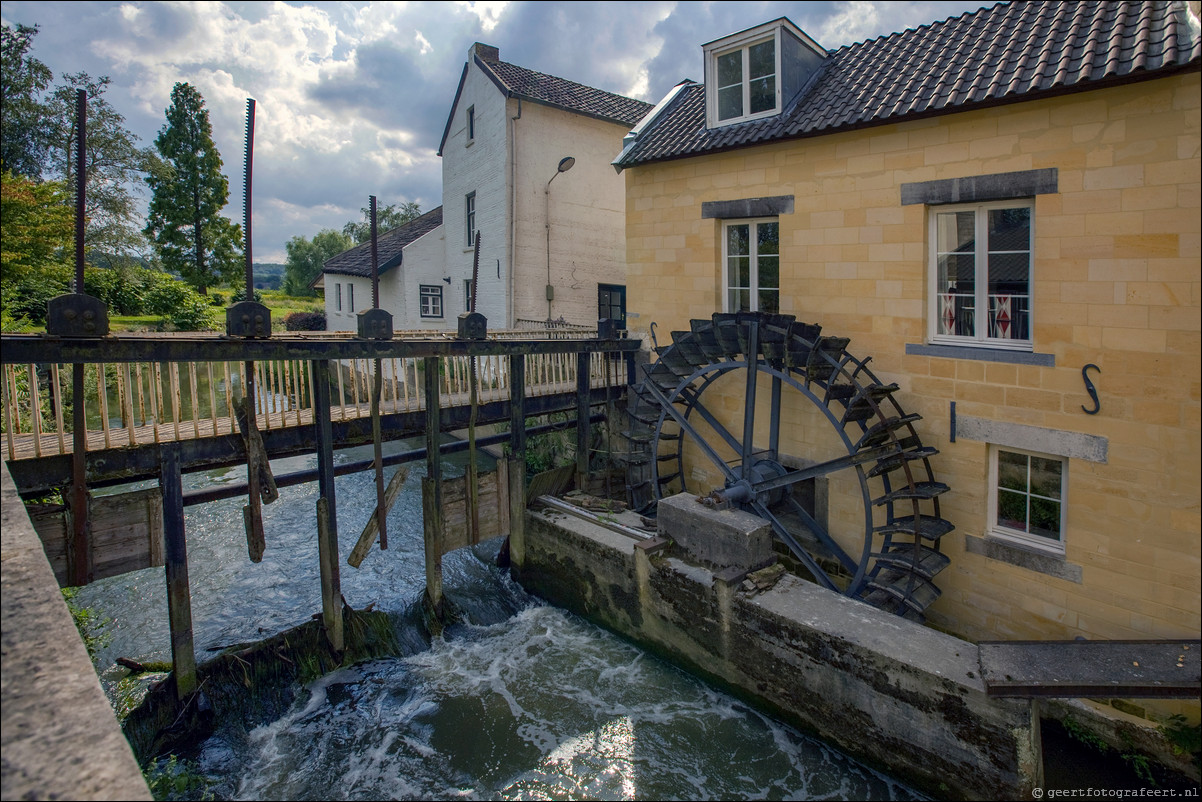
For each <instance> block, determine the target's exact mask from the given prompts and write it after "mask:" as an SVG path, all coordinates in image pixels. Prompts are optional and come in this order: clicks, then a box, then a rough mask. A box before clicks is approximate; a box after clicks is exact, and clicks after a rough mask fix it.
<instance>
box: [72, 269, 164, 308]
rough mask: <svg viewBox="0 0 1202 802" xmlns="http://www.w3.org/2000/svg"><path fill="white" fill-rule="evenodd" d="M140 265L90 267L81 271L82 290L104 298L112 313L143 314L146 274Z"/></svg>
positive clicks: (101, 298)
mask: <svg viewBox="0 0 1202 802" xmlns="http://www.w3.org/2000/svg"><path fill="white" fill-rule="evenodd" d="M152 272H153V271H150V270H145V269H141V268H124V267H111V268H102V267H89V268H87V269H85V270H84V274H83V287H84V292H86V293H87V294H88V295H91V296H93V297H96V298H99V299H100V300H101V301H104V304H105V306H107V307H108V310H109V314H111V315H141V314H143V313H144V307H145V303H146V301H145V298H144V294H145V291H146V281H147V279H146V274H149V273H152Z"/></svg>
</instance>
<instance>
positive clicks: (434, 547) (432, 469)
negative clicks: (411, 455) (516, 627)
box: [422, 357, 444, 619]
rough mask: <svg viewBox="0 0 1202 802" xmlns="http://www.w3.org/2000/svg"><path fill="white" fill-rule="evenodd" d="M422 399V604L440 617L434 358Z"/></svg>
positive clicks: (439, 481) (439, 458) (439, 467)
mask: <svg viewBox="0 0 1202 802" xmlns="http://www.w3.org/2000/svg"><path fill="white" fill-rule="evenodd" d="M422 365H423V368H424V370H423V373H424V376H423V380H424V388H425V396H426V478H425V479H423V480H422V522H423V526H422V533H423V540H424V545H425V554H426V600H427V601H428V602H429V604H430V608H431V610H432V612H433V613H434V616H435V617H436V618H438V619H441V616H442V540H443V528H444V523H443V514H442V454H441V452H440V450H439V444H440V441H441V439H442V430H441V428H440V426H439V423H440V421H439V418H440V415H439V389H438V367H439V359H438V358H437V357H426V358H425V359H423V360H422Z"/></svg>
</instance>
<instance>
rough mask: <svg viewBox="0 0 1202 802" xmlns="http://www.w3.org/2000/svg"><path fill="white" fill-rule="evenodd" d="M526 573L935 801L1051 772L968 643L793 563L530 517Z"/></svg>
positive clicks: (1029, 712) (984, 793)
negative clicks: (777, 569)
mask: <svg viewBox="0 0 1202 802" xmlns="http://www.w3.org/2000/svg"><path fill="white" fill-rule="evenodd" d="M513 569H514V573H515V575H516V577H517V578H518V580H519V581H520V582H521V583H522V584H523V585H524V586H525V587H526V588H527V589H528V590H531V591H533V592H534V593H536V594H538V595H539V596H541V597H543V598H545V599H547V600H548V601H550V602H552V603H554V604H557V605H559V606H562V607H565V608H567V609H569V610H571V611H572V612H575V613H577V614H578V615H581V616H584V617H585V618H587V619H589V620H591V621H593V622H594V623H597V624H599V625H601V626H604V627H606V628H607V629H610V630H612V631H614V632H616V633H617V634H619V635H622V636H623V637H626V638H629V639H631V640H633V641H635V642H637V643H639V644H640V645H642V646H644V647H645V648H648V649H650V650H652V651H654V652H656V653H658V654H661V655H663V656H665V657H666V658H668V659H669V660H671V661H673V662H674V663H676V664H678V665H681V666H682V667H684V668H686V669H689V670H691V671H693V672H695V673H697V674H699V675H701V676H703V677H705V678H707V679H709V680H711V681H714V682H716V683H717V684H719V685H721V686H723V687H725V688H727V689H729V690H731V691H732V692H734V693H736V694H737V695H739V696H742V697H744V698H746V699H748V700H750V701H751V702H753V703H755V704H756V705H757V706H759V707H761V708H762V709H765V710H767V711H768V712H770V713H772V714H774V715H776V716H778V717H780V718H782V719H783V720H785V721H787V722H789V723H791V724H794V725H795V726H798V727H800V728H801V729H803V730H806V731H809V732H815V733H817V734H818V735H820V736H821V737H822V738H823V739H824V740H826V741H827V742H829V743H832V744H834V745H835V746H837V747H838V748H840V749H842V750H843V751H845V752H847V753H849V754H851V755H854V756H855V757H857V758H858V759H861V760H863V761H865V762H866V763H868V764H870V765H873V766H876V767H878V768H881V769H883V770H884V771H887V772H889V773H890V774H892V775H893V776H896V777H898V778H900V779H903V780H905V781H906V782H909V783H912V784H913V785H915V786H917V787H919V788H922V789H924V790H925V791H928V792H930V793H931V794H934V795H936V796H939V797H946V798H960V799H1020V798H1026V797H1028V796H1029V794H1030V791H1031V789H1032V788H1033V787H1035V786H1038V785H1040V784H1041V783H1042V756H1041V753H1040V746H1039V741H1040V739H1039V715H1038V709H1037V707H1036V705H1035V704H1034V703H1032V702H1030V701H1021V700H1015V699H990V698H988V697H987V696H986V693H985V686H984V684H983V682H982V680H981V678H980V668H979V664H978V660H977V649H976V647H975V646H973V644H971V643H968V642H967V641H962V640H960V639H958V638H955V637H952V636H950V635H945V634H943V633H940V632H936V631H934V630H931V629H927V628H925V627H922V626H920V625H917V624H913V623H911V622H908V621H904V620H902V619H900V618H897V617H895V616H891V615H888V614H885V613H882V612H880V611H878V610H876V609H873V608H871V607H869V606H868V605H866V604H863V603H861V602H857V601H853V600H851V599H848V598H845V597H843V596H840V595H838V594H836V593H833V592H830V591H827V590H825V589H823V588H820V587H818V586H817V585H814V584H812V583H810V582H806V581H803V580H801V579H798V578H797V577H794V576H790V575H786V576H784V577H783V578H781V580H780V581H779V582H777V584H776V585H775V586H774V587H772V588H770V589H768V590H765V591H763V592H761V593H757V594H754V595H749V594H746V593H743V592H741V591H740V590H739V587H740V584H741V581H742V579H743V576H744V572H742V571H738V570H736V571H731V570H726V571H721V572H718V573H714V572H711V571H710V570H709V569H707V568H703V567H700V566H698V565H695V564H691V563H689V562H685V561H684V560H683V559H681V558H680V557H679V556H677V551H674V549H673V548H672V547H670V546H669V545H668V542H667V541H666V540H663V539H655V540H650V541H642V542H638V543H636V542H635V541H633V540H629V539H627V538H623V537H622V536H621V535H617V534H615V533H613V532H609V531H607V530H605V529H603V528H601V527H599V526H596V525H594V524H592V523H590V522H586V521H581V520H577V519H568V518H567V517H560V516H554V515H553V514H544V513H539V512H530V513H528V516H527V519H526V527H525V535H524V553H523V557H522V562H521V564H518V563H517V562H516V561H515V563H514V566H513Z"/></svg>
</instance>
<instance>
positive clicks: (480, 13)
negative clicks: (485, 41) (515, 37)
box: [456, 0, 509, 33]
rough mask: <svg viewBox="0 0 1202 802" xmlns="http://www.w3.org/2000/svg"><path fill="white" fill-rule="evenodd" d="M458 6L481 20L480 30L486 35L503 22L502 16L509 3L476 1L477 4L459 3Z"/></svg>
mask: <svg viewBox="0 0 1202 802" xmlns="http://www.w3.org/2000/svg"><path fill="white" fill-rule="evenodd" d="M456 5H459V6H462V7H463V8H466V9H467V10H468V11H470V12H471V13H472V14H475V15H476V17H477V18H478V19H479V20H480V29H481V30H482V31H484V33H492V32H493V29H494V28H496V27H497V23H499V22H500V21H501V14H502V13H504V11H505V7H506V6H508V5H509V3H508V2H486V1H485V0H476V2H459V3H456Z"/></svg>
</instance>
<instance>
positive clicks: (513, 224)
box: [506, 93, 522, 329]
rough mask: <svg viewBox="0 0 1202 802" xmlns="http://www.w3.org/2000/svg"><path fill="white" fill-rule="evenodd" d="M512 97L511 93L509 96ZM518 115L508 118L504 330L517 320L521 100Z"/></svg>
mask: <svg viewBox="0 0 1202 802" xmlns="http://www.w3.org/2000/svg"><path fill="white" fill-rule="evenodd" d="M510 96H511V97H512V93H511V94H510ZM517 101H518V113H517V116H516V117H510V118H509V131H510V133H509V137H508V140H509V142H508V143H507V144H508V147H509V275H508V276H507V277H506V283H507V284H508V286H509V291H508V293H507V296H508V298H509V322H508V324H507V326H506V328H510V329H512V328H516V327H517V319H516V317H515V312H514V308H515V302H514V298H513V293H514V283H513V274H514V272H515V271H516V269H517V249H518V243H517V232H518V221H517V207H518V185H517V152H518V149H517V138H518V126H517V121H518V120H520V119H522V99H521V98H520V97H519V98H517Z"/></svg>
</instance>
